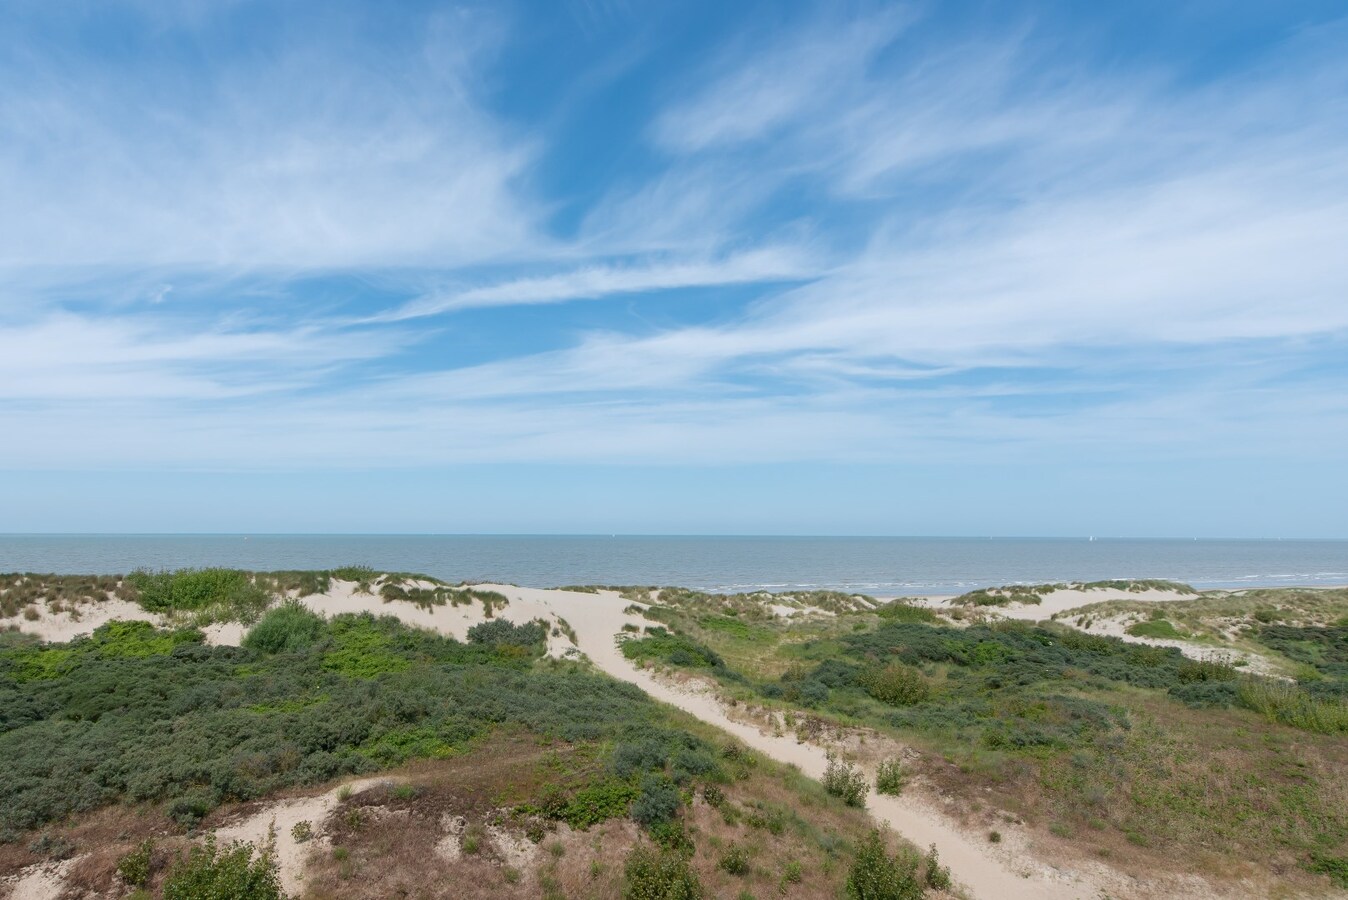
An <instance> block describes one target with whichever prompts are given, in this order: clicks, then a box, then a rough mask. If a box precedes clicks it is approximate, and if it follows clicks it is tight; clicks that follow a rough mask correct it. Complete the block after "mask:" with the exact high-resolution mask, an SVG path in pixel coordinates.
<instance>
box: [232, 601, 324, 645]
mask: <svg viewBox="0 0 1348 900" xmlns="http://www.w3.org/2000/svg"><path fill="white" fill-rule="evenodd" d="M323 631H324V626H323V617H322V616H320V615H318V614H317V613H314V612H311V611H310V610H309V609H308V608H307V607H305V606H304V605H303V604H301V603H300V602H299V601H298V600H287V601H286V602H285V603H283V604H281V605H280V606H278V607H276V608H275V609H271V610H268V612H267V613H266V615H264V616H263V617H262V618H261V620H259V621H258V623H257V624H256V625H254V626H253V627H252V628H251V629H249V631H248V634H247V635H246V636H245V637H244V639H243V645H244V646H245V647H248V648H250V649H252V650H257V651H259V652H261V653H297V652H300V651H302V650H307V649H308V648H309V647H311V646H313V644H314V643H315V642H317V641H318V639H319V638H320V637H321V636H322V635H323Z"/></svg>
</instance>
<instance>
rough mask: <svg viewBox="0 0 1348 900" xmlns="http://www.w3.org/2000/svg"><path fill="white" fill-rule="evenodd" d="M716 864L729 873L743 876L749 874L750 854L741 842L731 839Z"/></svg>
mask: <svg viewBox="0 0 1348 900" xmlns="http://www.w3.org/2000/svg"><path fill="white" fill-rule="evenodd" d="M716 866H717V868H719V869H720V870H721V871H723V872H725V873H726V874H728V875H734V876H736V877H739V878H743V877H744V876H745V875H748V874H749V854H748V853H745V852H744V848H743V847H741V846H740V845H739V844H736V843H735V842H734V841H731V842H730V844H729V846H727V847H726V848H725V851H724V852H723V853H722V854H721V857H720V859H718V860H717V861H716Z"/></svg>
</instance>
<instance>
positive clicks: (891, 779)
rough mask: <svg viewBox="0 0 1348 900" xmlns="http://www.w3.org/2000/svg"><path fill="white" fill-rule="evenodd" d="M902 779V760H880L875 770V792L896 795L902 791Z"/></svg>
mask: <svg viewBox="0 0 1348 900" xmlns="http://www.w3.org/2000/svg"><path fill="white" fill-rule="evenodd" d="M904 780H905V776H904V772H903V763H902V762H900V761H899V760H897V759H886V760H882V761H881V762H880V765H879V767H878V768H877V769H876V771H875V792H876V793H877V794H889V795H890V796H892V797H897V796H898V795H899V794H901V793H903V782H904Z"/></svg>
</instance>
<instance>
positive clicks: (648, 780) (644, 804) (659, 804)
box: [632, 774, 680, 828]
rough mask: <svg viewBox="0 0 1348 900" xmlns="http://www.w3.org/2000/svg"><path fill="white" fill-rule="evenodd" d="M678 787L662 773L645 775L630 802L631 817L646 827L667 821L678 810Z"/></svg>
mask: <svg viewBox="0 0 1348 900" xmlns="http://www.w3.org/2000/svg"><path fill="white" fill-rule="evenodd" d="M679 805H680V800H679V789H678V787H677V786H675V784H674V782H673V781H671V780H670V779H669V778H667V777H665V776H662V775H649V774H648V775H645V776H643V777H642V779H641V789H640V791H639V793H638V794H637V798H636V800H634V801H633V802H632V818H633V819H634V820H636V822H637V823H639V824H641V825H645V826H646V827H647V828H649V827H651V826H653V825H656V824H658V823H660V822H668V821H669V820H671V819H673V818H674V816H675V815H676V814H677V813H678V811H679Z"/></svg>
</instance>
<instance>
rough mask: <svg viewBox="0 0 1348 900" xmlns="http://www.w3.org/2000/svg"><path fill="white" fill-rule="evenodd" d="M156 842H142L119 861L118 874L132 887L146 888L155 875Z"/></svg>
mask: <svg viewBox="0 0 1348 900" xmlns="http://www.w3.org/2000/svg"><path fill="white" fill-rule="evenodd" d="M153 864H154V841H150V840H146V841H142V842H141V843H140V844H138V845H137V846H136V849H135V850H132V851H131V852H130V853H128V854H126V855H125V856H123V857H122V858H121V859H120V860H118V861H117V874H118V875H120V876H121V877H122V881H125V882H126V883H127V884H129V885H131V886H132V887H144V886H145V885H146V884H147V883H148V882H149V881H150V876H151V875H152V874H153V873H154V870H153Z"/></svg>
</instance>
